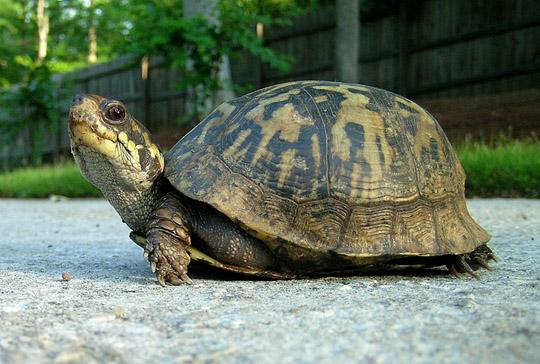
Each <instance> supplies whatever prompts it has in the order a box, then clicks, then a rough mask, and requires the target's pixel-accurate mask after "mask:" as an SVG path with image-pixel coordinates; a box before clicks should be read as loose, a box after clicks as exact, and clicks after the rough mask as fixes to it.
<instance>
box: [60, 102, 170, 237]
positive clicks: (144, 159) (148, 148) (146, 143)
mask: <svg viewBox="0 0 540 364" xmlns="http://www.w3.org/2000/svg"><path fill="white" fill-rule="evenodd" d="M69 135H70V138H71V152H72V154H73V156H74V157H75V160H76V161H77V164H78V165H79V168H80V169H81V173H82V175H83V176H84V177H85V178H86V179H87V180H88V181H89V182H90V183H92V184H94V185H95V186H96V187H98V188H99V189H100V190H101V192H102V193H103V195H104V196H105V197H106V198H107V199H109V201H110V202H111V204H112V205H113V206H114V207H115V208H116V210H117V211H118V212H119V213H120V215H122V217H123V218H124V220H125V221H126V222H127V223H128V225H130V226H131V225H132V224H130V223H129V219H127V218H126V216H124V214H123V213H122V211H120V210H124V209H125V208H126V207H127V206H126V205H132V206H133V205H134V204H135V205H137V204H138V203H146V204H151V202H150V201H140V199H141V198H142V197H144V196H145V195H146V194H147V191H149V190H151V189H152V187H153V186H154V185H155V182H156V181H157V180H159V179H160V177H161V175H162V173H163V168H164V160H163V153H162V152H161V149H160V147H159V146H158V145H157V144H156V143H154V141H153V140H152V136H151V135H150V133H149V132H148V130H147V129H146V128H145V127H144V126H143V125H142V124H140V123H139V122H138V121H137V120H135V119H134V118H133V117H132V116H131V115H130V113H129V112H128V110H127V109H126V107H125V106H124V105H123V104H122V103H121V102H119V101H114V100H109V99H106V98H104V97H101V96H97V95H83V94H80V95H77V96H76V97H75V98H74V99H73V102H72V104H71V110H70V112H69ZM134 207H135V208H137V206H134ZM140 207H141V206H139V208H140ZM151 207H154V206H151ZM137 219H140V216H139V217H137ZM133 224H135V222H134V223H133ZM132 228H133V227H132Z"/></svg>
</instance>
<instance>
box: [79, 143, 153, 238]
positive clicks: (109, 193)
mask: <svg viewBox="0 0 540 364" xmlns="http://www.w3.org/2000/svg"><path fill="white" fill-rule="evenodd" d="M73 155H74V157H75V159H76V160H77V163H78V164H79V167H80V169H81V173H82V175H83V176H84V177H85V178H86V179H87V180H88V181H89V182H90V183H92V184H93V185H94V186H96V187H97V188H99V189H100V190H101V192H102V193H103V196H105V198H106V199H107V200H109V202H110V204H111V205H112V206H113V207H114V209H115V210H116V211H117V212H118V214H119V215H120V217H121V218H122V220H123V221H124V222H125V223H126V224H127V225H128V226H129V227H130V228H131V229H132V230H133V231H135V232H138V233H142V234H143V235H144V234H146V225H147V224H148V221H149V220H150V217H151V214H152V212H153V211H154V209H155V207H156V205H157V202H158V199H159V198H160V197H161V195H162V185H163V182H162V181H163V177H162V175H159V176H157V177H156V178H155V179H154V180H153V181H151V180H148V179H147V178H148V177H147V175H145V174H144V173H140V172H138V171H136V170H132V169H130V168H129V167H121V164H120V163H112V162H111V161H110V160H109V159H107V157H106V156H104V155H103V154H101V153H99V152H96V151H95V150H93V149H92V148H89V147H86V146H79V147H76V148H74V150H73Z"/></svg>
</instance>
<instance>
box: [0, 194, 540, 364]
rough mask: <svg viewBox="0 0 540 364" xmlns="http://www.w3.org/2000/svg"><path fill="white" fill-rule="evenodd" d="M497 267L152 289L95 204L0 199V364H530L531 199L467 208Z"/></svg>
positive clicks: (208, 277)
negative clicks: (477, 271)
mask: <svg viewBox="0 0 540 364" xmlns="http://www.w3.org/2000/svg"><path fill="white" fill-rule="evenodd" d="M468 203H469V208H470V210H471V213H472V215H473V216H474V217H475V218H476V219H477V221H478V222H479V223H480V224H481V225H482V226H484V227H485V228H486V229H487V230H488V231H490V232H491V234H492V235H493V239H492V242H491V243H490V246H491V247H492V248H493V250H494V251H495V253H496V254H497V255H498V256H499V257H500V258H502V260H501V261H500V262H499V263H494V264H493V267H494V268H495V272H494V273H490V272H488V271H483V272H482V273H481V275H482V280H480V281H478V280H475V279H473V278H470V277H467V278H463V279H456V278H454V277H453V276H451V275H449V274H447V273H446V272H444V271H442V270H440V271H438V270H437V271H434V272H431V273H429V274H426V273H413V274H411V273H409V274H404V275H390V276H362V277H338V278H323V279H311V280H288V281H267V280H251V279H242V278H239V277H238V276H234V275H230V274H222V273H221V272H216V271H210V272H209V271H207V270H201V269H199V270H194V269H192V270H191V271H190V277H191V278H192V279H193V280H194V285H192V286H181V287H167V288H162V287H160V286H159V285H158V284H157V283H156V280H155V278H154V276H153V273H151V271H150V268H149V264H148V263H147V262H146V261H145V260H144V259H143V257H142V253H143V252H142V249H140V248H139V247H137V246H136V245H135V244H133V243H132V242H131V241H130V240H129V238H128V232H129V231H128V228H127V227H125V226H124V225H123V224H122V223H121V221H120V218H119V217H118V216H117V215H116V213H115V212H114V210H113V209H112V208H111V207H110V206H109V204H108V203H107V202H106V201H103V200H60V201H59V202H54V201H52V200H0V214H1V216H0V229H1V231H2V232H3V236H2V238H1V239H0V249H1V251H2V255H1V256H0V328H1V330H0V363H30V362H31V363H50V362H53V363H107V362H109V363H149V362H156V363H157V362H160V363H221V362H224V363H278V362H279V363H331V362H333V363H350V362H352V363H354V362H362V363H398V362H399V363H477V364H478V363H540V345H539V344H540V273H539V272H540V269H539V268H540V262H539V258H540V246H539V244H540V200H502V199H492V200H470V201H469V202H468Z"/></svg>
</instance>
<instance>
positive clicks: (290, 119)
mask: <svg viewBox="0 0 540 364" xmlns="http://www.w3.org/2000/svg"><path fill="white" fill-rule="evenodd" d="M287 97H288V95H287ZM274 99H275V98H274ZM274 99H272V101H274ZM265 105H266V103H265V104H260V105H258V106H257V107H255V108H253V110H251V111H250V112H249V113H247V114H246V117H247V118H249V119H252V120H254V121H255V124H257V125H259V126H261V134H262V138H261V142H260V144H259V146H258V148H257V152H255V154H254V155H253V160H252V161H251V164H252V165H256V164H257V162H258V161H259V159H260V158H261V157H262V156H263V155H264V154H266V153H267V152H266V150H267V149H266V148H267V146H268V143H269V142H270V140H271V139H272V137H274V135H276V134H277V133H280V136H279V138H280V139H281V140H283V141H287V142H291V143H293V142H296V141H298V137H299V135H300V129H301V128H302V126H304V125H310V124H313V119H311V118H306V117H304V116H302V115H300V114H299V113H298V112H297V111H296V110H295V109H294V105H293V104H292V103H291V104H286V105H283V106H282V107H280V108H278V109H277V110H276V111H274V112H273V113H272V116H271V120H272V121H271V122H268V121H266V120H263V114H264V113H263V111H264V106H265ZM280 120H285V121H286V122H280Z"/></svg>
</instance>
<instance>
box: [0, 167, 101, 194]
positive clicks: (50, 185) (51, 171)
mask: <svg viewBox="0 0 540 364" xmlns="http://www.w3.org/2000/svg"><path fill="white" fill-rule="evenodd" d="M51 195H61V196H66V197H100V196H102V195H101V192H100V191H99V190H98V189H97V188H96V187H94V186H93V185H92V184H90V183H89V182H87V181H86V180H85V179H84V178H83V176H81V173H80V171H79V167H78V166H77V165H76V164H75V163H65V164H61V165H56V166H44V167H34V168H25V169H19V170H16V171H12V172H4V173H1V174H0V197H22V198H44V197H49V196H51Z"/></svg>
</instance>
